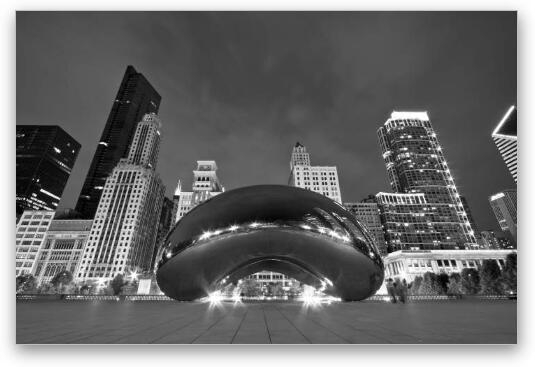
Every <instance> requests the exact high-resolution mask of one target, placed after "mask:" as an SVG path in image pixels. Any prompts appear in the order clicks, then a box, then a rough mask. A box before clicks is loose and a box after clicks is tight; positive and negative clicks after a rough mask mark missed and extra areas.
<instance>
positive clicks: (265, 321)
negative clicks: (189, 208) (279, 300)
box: [262, 305, 273, 344]
mask: <svg viewBox="0 0 535 367" xmlns="http://www.w3.org/2000/svg"><path fill="white" fill-rule="evenodd" d="M262 313H263V314H264V324H265V325H266V330H267V333H268V338H269V344H273V341H271V333H270V331H269V326H268V323H267V319H266V311H265V310H264V305H262Z"/></svg>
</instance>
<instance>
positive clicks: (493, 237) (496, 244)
mask: <svg viewBox="0 0 535 367" xmlns="http://www.w3.org/2000/svg"><path fill="white" fill-rule="evenodd" d="M481 242H482V247H483V248H485V249H489V250H503V249H513V248H516V243H515V242H514V240H513V238H512V236H511V234H510V233H509V232H504V231H492V230H488V231H481Z"/></svg>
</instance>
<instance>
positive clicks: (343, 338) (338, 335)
mask: <svg viewBox="0 0 535 367" xmlns="http://www.w3.org/2000/svg"><path fill="white" fill-rule="evenodd" d="M310 320H311V321H312V322H313V323H315V324H316V325H319V326H321V327H322V328H324V329H325V330H327V331H329V332H331V333H332V334H334V335H336V336H337V337H339V338H340V339H342V340H343V341H345V342H346V343H349V344H352V341H351V340H349V339H347V338H346V337H344V336H342V335H340V334H338V333H336V332H334V331H333V330H331V329H329V328H328V327H326V326H325V325H322V324H321V323H320V322H319V321H317V320H314V319H313V318H310Z"/></svg>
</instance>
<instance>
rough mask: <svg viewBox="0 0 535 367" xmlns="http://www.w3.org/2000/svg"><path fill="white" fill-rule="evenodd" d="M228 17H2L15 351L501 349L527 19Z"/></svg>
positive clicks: (514, 337) (513, 266)
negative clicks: (522, 29)
mask: <svg viewBox="0 0 535 367" xmlns="http://www.w3.org/2000/svg"><path fill="white" fill-rule="evenodd" d="M148 6H150V4H149V5H148ZM243 10H244V11H215V10H213V11H212V10H210V11H208V10H207V11H198V10H197V11H185V10H184V11H174V10H173V11H172V10H169V11H150V8H147V9H146V10H144V11H129V10H128V9H123V10H116V11H110V10H100V11H97V10H87V11H72V10H62V11H60V10H49V11H48V10H47V11H43V10H28V9H17V10H16V12H12V14H11V16H12V17H13V19H12V21H13V25H14V27H15V29H14V34H13V46H14V52H15V54H14V55H12V56H13V60H14V61H13V65H12V66H13V68H14V69H13V70H12V73H14V74H13V77H12V78H13V80H14V81H15V84H16V85H13V86H12V88H10V89H9V90H10V92H9V93H11V94H13V101H14V102H15V103H16V105H15V106H13V109H14V117H15V116H16V117H15V120H9V121H7V122H6V124H8V125H11V127H10V128H11V129H12V130H9V131H10V134H11V135H12V134H15V133H16V140H13V139H12V137H8V138H6V139H9V141H10V144H11V145H10V146H9V148H8V149H9V151H8V153H9V154H10V155H9V156H8V158H7V159H8V160H9V161H10V164H11V165H13V162H14V161H15V164H16V167H14V169H13V173H14V174H16V186H15V187H14V188H13V190H14V191H16V193H15V194H16V200H15V208H13V209H14V210H15V213H13V209H12V206H9V205H7V206H6V208H9V209H10V212H9V213H7V214H6V216H5V218H4V221H5V222H6V223H5V224H6V226H5V228H6V231H8V232H9V233H8V234H9V236H8V237H6V238H7V239H8V241H6V242H8V243H12V242H10V241H14V242H15V246H14V250H15V251H14V254H13V253H10V254H7V255H6V257H7V258H9V264H11V263H12V260H11V259H13V257H12V256H14V257H15V258H14V260H15V261H14V264H15V266H14V268H15V269H13V268H10V269H9V274H12V271H13V270H14V271H15V287H16V292H15V298H16V300H15V302H14V303H15V306H14V311H15V313H14V314H13V318H14V324H15V331H14V334H15V337H14V339H15V340H14V343H16V344H17V345H47V346H48V345H67V344H68V345H70V344H75V345H87V344H91V345H110V344H118V345H125V344H126V345H132V344H136V345H147V344H158V345H185V344H204V345H207V344H210V345H213V344H216V345H230V344H238V345H244V344H248V345H251V344H252V345H267V344H292V345H302V344H318V345H326V344H329V345H330V344H345V345H350V344H355V345H386V344H387V345H406V346H408V347H410V348H414V347H413V345H473V344H476V345H498V346H500V345H509V346H511V345H512V346H515V345H516V344H517V343H518V342H519V337H518V327H520V325H521V324H520V321H519V320H518V319H519V315H517V311H518V310H517V305H518V304H517V296H518V293H522V292H520V291H519V290H518V289H517V259H518V261H519V262H520V263H523V264H528V267H529V263H530V262H531V261H530V260H529V259H524V260H521V257H522V256H524V255H526V256H527V255H528V254H527V253H525V252H524V251H523V248H524V247H529V246H531V245H532V244H531V243H529V241H528V243H523V242H524V241H522V240H521V239H522V238H527V237H522V236H519V235H517V234H518V230H517V202H518V203H520V200H519V198H518V197H517V183H518V178H519V177H520V179H521V180H524V179H527V176H526V177H525V176H524V174H523V173H524V171H522V174H520V175H518V167H517V112H518V110H519V111H520V112H519V115H518V116H521V120H522V119H524V121H523V122H520V125H522V124H523V123H525V124H529V122H528V120H529V119H530V117H529V114H528V113H523V107H524V105H523V104H519V102H518V101H517V87H518V86H517V78H521V75H520V72H519V70H517V69H518V63H519V60H518V58H517V55H518V54H519V50H517V39H518V37H520V36H519V35H518V32H519V28H518V19H519V12H518V11H516V10H515V9H514V7H512V8H511V9H509V10H501V8H500V10H495V11H484V10H477V8H474V9H473V10H472V11H461V10H459V11H451V10H448V11H415V10H404V11H402V10H399V11H394V10H388V11H386V10H385V11H360V10H347V11H342V10H336V11H334V10H320V11H311V10H306V9H305V10H296V11H275V10H269V11H268V10H266V11H256V10H254V11H253V10H248V9H247V8H245V7H244V9H243ZM527 67H528V68H529V67H530V66H529V65H527ZM531 67H532V65H531ZM527 98H529V96H528V97H527ZM521 130H522V129H521ZM528 141H529V138H528V139H527V140H526V144H528V145H529V142H528ZM13 145H15V147H13ZM13 149H16V152H15V154H16V159H15V160H14V159H13V158H14V157H13V153H14V152H13ZM523 162H524V163H523V164H524V165H527V164H530V163H529V157H527V158H525V159H524V161H523ZM9 180H10V181H12V184H13V181H14V179H13V178H12V177H11V176H9ZM524 182H526V185H527V182H528V181H524ZM526 187H527V186H526ZM10 195H11V194H10ZM6 197H7V196H6ZM9 202H10V205H12V196H9ZM5 211H7V209H6V210H5ZM529 222H530V221H529V218H528V219H526V218H524V219H523V221H522V223H523V224H522V226H523V227H524V226H525V227H526V228H529V226H530V223H529ZM13 225H14V227H15V230H14V231H13ZM5 247H6V249H7V248H10V249H11V247H9V246H7V245H6V246H5ZM10 266H12V265H10ZM524 275H526V274H524ZM528 275H529V273H528ZM11 276H12V275H11ZM10 279H11V280H10ZM10 279H6V283H10V282H11V284H10V285H9V286H12V282H13V278H10ZM529 282H530V281H529V279H527V278H526V279H524V281H523V282H522V283H525V284H526V285H527V284H529ZM522 296H523V295H522V294H521V295H520V299H522ZM6 298H8V299H11V300H12V298H11V297H7V296H6ZM524 299H525V298H524ZM12 303H13V302H12ZM525 327H527V326H525ZM421 348H423V346H421ZM412 350H413V351H415V350H416V349H412ZM197 351H198V353H203V352H202V351H201V350H200V349H198V350H197ZM25 352H27V353H31V350H26V351H25ZM377 358H381V357H380V356H378V357H377ZM512 364H513V365H514V363H512Z"/></svg>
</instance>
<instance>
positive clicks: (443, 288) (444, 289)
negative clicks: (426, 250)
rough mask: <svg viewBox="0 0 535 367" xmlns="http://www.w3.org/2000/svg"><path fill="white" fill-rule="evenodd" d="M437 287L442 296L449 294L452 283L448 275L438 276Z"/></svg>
mask: <svg viewBox="0 0 535 367" xmlns="http://www.w3.org/2000/svg"><path fill="white" fill-rule="evenodd" d="M436 279H437V285H438V290H439V292H440V294H447V293H448V283H449V281H450V277H449V276H448V274H446V273H440V274H438V275H437V278H436Z"/></svg>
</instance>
